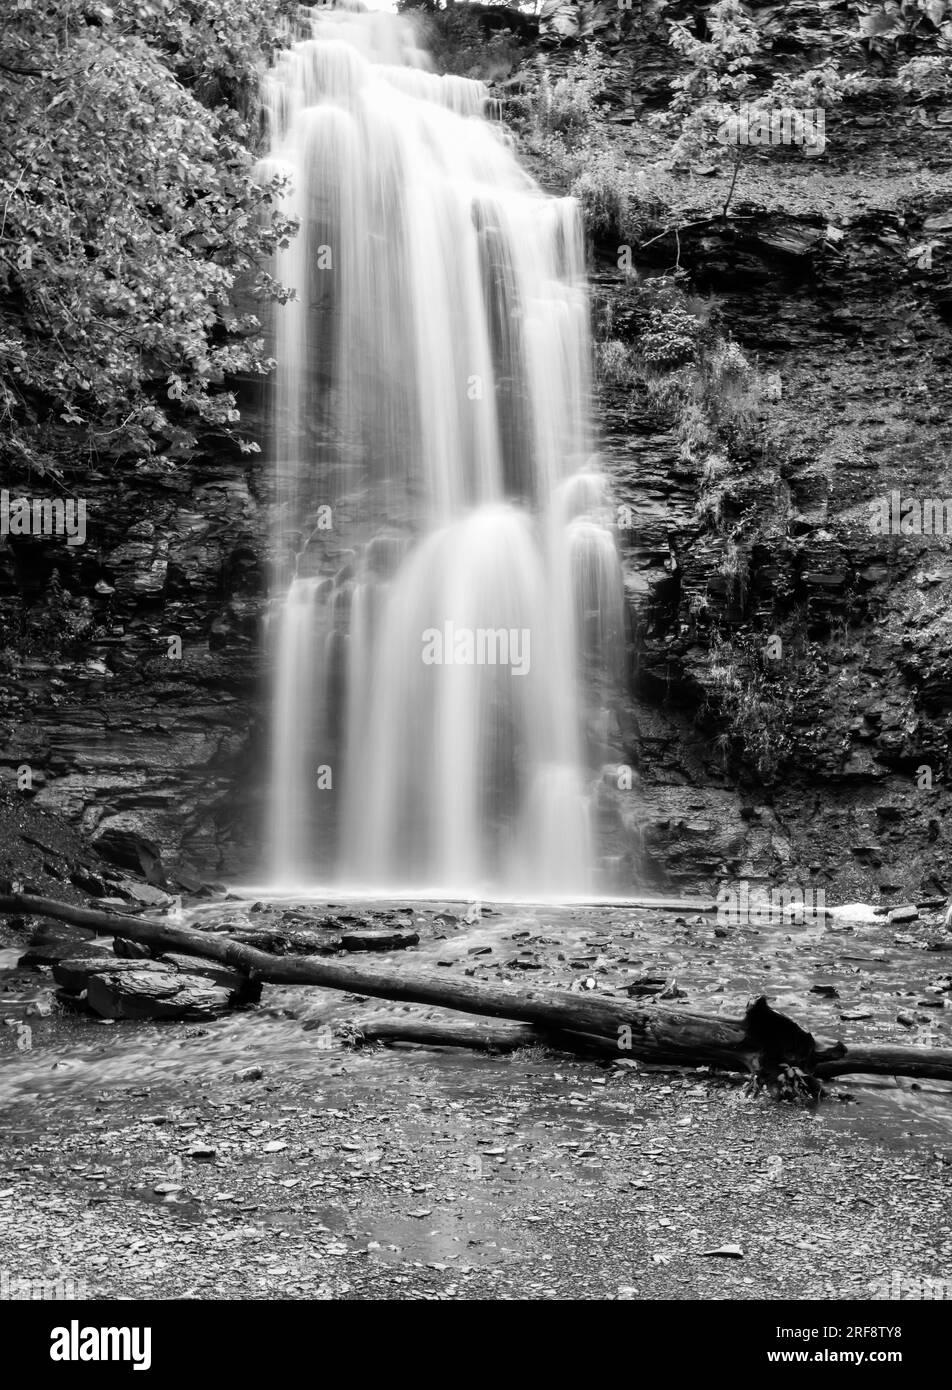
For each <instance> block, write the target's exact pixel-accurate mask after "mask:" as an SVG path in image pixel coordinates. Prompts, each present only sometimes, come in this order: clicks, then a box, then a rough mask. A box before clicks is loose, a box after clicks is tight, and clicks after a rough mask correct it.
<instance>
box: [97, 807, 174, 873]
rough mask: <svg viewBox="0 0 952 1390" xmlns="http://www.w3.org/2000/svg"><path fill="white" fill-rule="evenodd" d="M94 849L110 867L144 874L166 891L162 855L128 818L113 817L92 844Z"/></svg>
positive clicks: (157, 847) (155, 845)
mask: <svg viewBox="0 0 952 1390" xmlns="http://www.w3.org/2000/svg"><path fill="white" fill-rule="evenodd" d="M93 846H94V848H95V849H96V850H98V852H99V853H100V854H101V855H102V857H103V858H104V859H108V860H109V862H110V863H111V864H116V865H118V867H119V868H120V869H131V870H132V871H133V873H137V874H142V875H143V877H144V878H145V879H146V881H147V882H148V883H151V884H153V885H154V886H155V887H156V888H165V887H166V877H165V869H164V867H163V864H162V851H161V850H160V848H159V846H158V845H157V844H156V843H155V841H154V840H149V839H147V838H146V836H145V835H141V834H140V833H139V832H138V830H136V829H135V827H134V826H133V825H131V824H129V823H128V818H126V819H123V818H122V817H120V816H114V817H112V818H111V820H110V821H109V823H108V824H107V825H106V826H105V827H104V828H102V829H101V830H100V832H99V834H98V835H97V836H96V837H95V839H94V840H93Z"/></svg>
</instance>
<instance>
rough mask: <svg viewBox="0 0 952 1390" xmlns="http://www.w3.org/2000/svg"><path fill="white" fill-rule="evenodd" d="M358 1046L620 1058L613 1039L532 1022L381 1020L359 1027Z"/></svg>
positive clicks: (357, 1029) (357, 1030)
mask: <svg viewBox="0 0 952 1390" xmlns="http://www.w3.org/2000/svg"><path fill="white" fill-rule="evenodd" d="M356 1033H357V1038H356V1042H357V1045H358V1046H360V1045H362V1044H364V1043H386V1044H390V1043H415V1044H417V1045H418V1046H422V1047H465V1048H469V1049H471V1050H473V1051H476V1052H515V1051H516V1050H517V1049H518V1048H520V1047H551V1048H553V1049H555V1050H556V1051H559V1052H578V1053H581V1054H583V1055H584V1056H591V1055H592V1054H593V1053H594V1054H596V1055H602V1056H604V1055H605V1054H606V1053H610V1054H612V1055H614V1056H617V1055H618V1048H617V1044H616V1043H615V1042H614V1040H613V1039H611V1038H598V1037H595V1036H594V1035H593V1034H591V1033H569V1032H566V1031H565V1030H562V1031H559V1030H556V1029H548V1030H546V1029H545V1028H534V1027H533V1026H532V1024H531V1023H493V1024H490V1025H488V1026H487V1025H486V1024H482V1023H463V1022H459V1023H457V1022H448V1023H428V1022H416V1021H415V1020H412V1019H400V1020H396V1021H392V1020H389V1019H380V1020H377V1021H374V1022H370V1023H361V1024H360V1025H359V1026H358V1027H357V1028H356Z"/></svg>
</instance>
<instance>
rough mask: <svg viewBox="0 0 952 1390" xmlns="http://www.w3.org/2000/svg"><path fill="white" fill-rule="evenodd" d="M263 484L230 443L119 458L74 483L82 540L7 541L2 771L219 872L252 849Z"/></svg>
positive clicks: (101, 824) (2, 605)
mask: <svg viewBox="0 0 952 1390" xmlns="http://www.w3.org/2000/svg"><path fill="white" fill-rule="evenodd" d="M236 453H237V451H236ZM259 482H260V479H259V478H258V477H256V475H255V470H254V469H253V468H252V467H249V465H248V463H247V460H245V459H243V458H242V457H241V455H238V456H237V457H222V456H220V455H218V454H215V453H209V454H204V455H202V456H200V457H196V458H195V459H193V460H191V461H189V462H188V463H184V464H181V463H180V464H179V465H177V466H176V467H175V468H174V469H172V468H168V469H166V468H164V467H159V466H156V467H147V466H143V465H141V464H140V465H138V466H136V467H131V466H130V467H124V466H122V465H116V466H115V467H114V468H112V469H109V470H108V471H107V470H106V469H104V470H103V471H102V472H101V473H98V474H93V475H91V476H88V477H87V478H85V479H84V481H83V484H82V496H83V497H84V499H85V501H86V508H87V538H86V541H85V543H84V544H82V545H76V546H68V545H67V544H66V543H65V540H64V538H63V537H61V536H52V537H47V538H44V537H35V536H29V537H13V536H11V537H9V538H8V541H7V544H6V545H5V546H4V547H3V548H2V549H0V623H2V628H3V631H4V633H5V636H6V642H5V647H6V652H5V659H4V665H3V669H2V674H0V701H2V703H0V758H2V764H0V766H2V770H3V773H4V775H5V778H6V779H7V780H8V781H12V782H13V784H14V785H17V782H19V784H20V786H21V787H22V791H21V794H23V795H32V796H33V797H34V798H35V801H36V803H37V805H38V806H40V807H43V808H47V809H49V810H52V811H56V812H60V813H62V814H63V815H65V816H66V817H67V818H68V819H69V820H70V821H72V822H74V823H75V824H76V825H77V826H78V827H79V828H80V829H81V830H82V831H83V832H84V833H86V834H87V835H90V836H92V837H95V836H97V835H100V834H102V833H104V832H105V831H106V830H108V829H116V828H126V829H132V830H136V831H138V832H139V833H140V834H143V835H145V836H146V837H147V838H149V839H151V840H154V841H156V842H157V843H158V844H159V845H161V846H162V848H163V851H164V853H165V856H166V860H167V861H168V862H172V863H178V864H179V865H181V866H184V867H187V868H188V867H191V868H193V869H195V870H197V871H199V872H201V873H203V874H206V875H212V876H214V877H218V876H221V875H223V874H226V873H234V872H237V871H241V870H245V871H247V869H248V866H249V861H250V860H251V859H252V858H253V854H254V847H255V844H256V831H257V826H256V802H255V797H256V791H255V772H256V766H257V761H258V759H259V756H260V753H259V745H260V740H261V725H260V720H261V700H260V688H259V683H260V653H261V628H262V616H263V594H264V589H265V585H264V578H263V566H264V564H265V562H266V559H267V556H266V543H265V542H263V539H262V537H263V535H266V532H267V527H266V525H265V524H264V522H263V520H262V518H263V508H262V507H261V505H260V503H259V500H258V489H259ZM10 490H11V495H13V496H16V495H20V494H23V493H26V492H27V490H28V489H27V488H26V487H21V488H20V489H18V488H17V486H16V484H15V483H11V485H10ZM29 492H30V493H31V494H32V495H37V493H38V492H39V489H38V488H37V487H36V485H35V484H34V485H33V486H32V487H30V488H29Z"/></svg>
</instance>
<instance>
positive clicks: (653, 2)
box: [539, 0, 668, 40]
mask: <svg viewBox="0 0 952 1390" xmlns="http://www.w3.org/2000/svg"><path fill="white" fill-rule="evenodd" d="M667 3H668V0H631V3H629V4H621V5H620V4H619V3H618V0H544V3H543V5H542V8H541V10H540V11H539V33H540V36H541V37H542V38H547V39H555V40H565V39H569V40H571V39H608V38H611V39H627V38H629V37H630V36H631V35H632V34H642V35H643V34H646V33H650V32H651V30H652V29H653V28H655V27H656V26H657V24H658V22H659V20H660V17H661V15H662V13H663V12H664V10H665V8H666V7H667Z"/></svg>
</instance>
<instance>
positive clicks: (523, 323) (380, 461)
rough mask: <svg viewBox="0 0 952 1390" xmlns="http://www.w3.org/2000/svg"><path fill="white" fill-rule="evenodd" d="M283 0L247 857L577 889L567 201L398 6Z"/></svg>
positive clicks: (600, 605)
mask: <svg viewBox="0 0 952 1390" xmlns="http://www.w3.org/2000/svg"><path fill="white" fill-rule="evenodd" d="M307 13H308V16H309V18H308V25H309V32H308V36H307V37H306V38H304V39H302V40H301V41H300V42H297V43H295V44H294V45H293V47H291V48H290V49H289V50H288V51H287V52H285V53H284V54H282V55H281V56H280V57H279V59H278V60H277V61H276V63H275V65H274V67H273V68H272V70H271V71H270V72H269V73H268V75H267V77H266V80H265V87H264V95H265V103H266V115H267V121H268V131H269V139H270V149H269V154H268V156H267V159H266V161H265V165H266V168H267V171H268V172H269V173H274V172H282V173H285V174H286V175H287V176H288V178H289V184H290V193H289V196H288V203H289V209H290V211H291V212H292V214H293V215H294V216H295V218H296V219H297V221H298V222H299V224H300V230H299V233H298V235H297V236H296V237H295V238H294V239H293V240H292V242H291V243H290V245H289V246H288V247H287V249H285V250H283V251H281V252H280V253H279V254H278V255H277V257H276V265H275V268H274V274H275V276H276V277H277V278H278V279H279V280H280V281H281V282H282V283H284V284H286V285H289V286H291V287H293V289H294V291H295V297H294V299H293V300H292V301H291V302H289V303H288V304H287V305H285V306H283V307H282V308H281V309H279V310H278V311H277V314H276V326H275V356H276V358H277V362H278V368H277V371H276V373H275V382H274V389H273V427H272V431H271V449H272V453H273V456H274V486H275V494H274V497H275V506H274V511H275V518H276V519H275V536H274V549H275V556H276V559H275V581H274V593H273V598H272V606H271V616H270V624H269V642H270V648H271V652H272V664H273V671H274V700H273V716H272V718H273V725H272V761H271V787H270V797H269V810H268V827H269V858H270V862H269V865H268V872H269V874H270V878H271V881H272V883H273V885H275V886H276V887H280V888H283V889H291V888H304V887H306V886H308V885H315V884H317V883H323V884H329V883H337V884H340V885H344V886H349V887H352V888H361V889H367V890H380V891H387V890H389V891H400V892H409V891H429V892H445V893H447V894H450V893H452V894H456V895H459V894H461V893H467V894H484V895H487V896H489V895H492V894H495V895H497V896H498V895H500V894H503V893H509V894H512V895H514V896H515V895H519V896H532V895H540V894H550V893H553V892H557V893H562V894H579V893H584V892H586V891H589V890H590V889H591V888H592V886H593V868H594V863H595V860H594V854H595V851H594V847H593V843H592V834H591V829H590V825H589V814H588V802H589V798H590V794H591V784H592V781H593V772H592V770H591V769H589V768H587V767H586V765H585V760H584V755H583V748H584V742H585V720H586V715H587V713H588V706H587V701H588V700H589V698H590V696H589V694H588V693H587V692H589V691H590V689H591V685H592V682H591V679H590V677H591V672H592V670H594V669H600V670H603V671H604V672H607V673H608V674H609V675H613V674H614V673H617V670H618V669H619V662H620V652H621V650H622V643H623V631H622V629H623V599H624V594H623V585H622V578H621V570H620V566H619V562H618V557H617V552H616V549H615V543H614V538H613V534H612V531H611V522H610V511H609V508H608V505H607V502H608V498H607V492H606V489H605V484H604V481H603V479H602V478H601V476H600V475H599V473H598V471H597V463H595V462H594V461H593V459H592V431H591V422H590V400H589V398H590V376H589V373H590V341H589V308H588V297H587V287H586V281H585V269H584V246H583V241H582V233H581V226H580V219H579V215H578V209H577V207H576V205H575V203H574V201H573V200H571V199H567V198H554V197H550V196H548V195H546V194H544V193H543V192H542V190H541V189H540V188H539V187H538V186H537V184H536V183H535V182H534V181H533V180H532V179H531V178H530V177H529V175H528V174H527V173H526V172H525V171H524V170H523V169H522V168H521V166H520V165H519V163H518V161H517V159H516V158H515V156H514V154H513V152H512V149H511V146H510V143H509V142H508V140H507V138H506V135H505V133H504V132H503V130H502V129H501V128H500V127H499V126H498V125H495V124H494V123H493V122H491V121H490V120H488V119H487V118H486V115H485V112H486V107H487V91H486V89H485V87H484V86H483V85H482V84H481V83H479V82H476V81H471V80H468V79H465V78H460V77H451V76H440V75H438V74H436V73H434V72H432V71H430V70H429V69H428V66H427V60H426V57H425V55H424V54H422V53H421V52H420V50H419V48H418V47H417V44H416V40H415V37H414V33H413V29H412V27H411V25H410V24H409V22H408V21H407V20H405V19H402V18H397V17H396V16H393V15H385V14H380V13H373V14H370V13H356V12H354V11H352V10H337V9H327V8H324V7H322V8H320V9H316V10H312V11H309V12H307Z"/></svg>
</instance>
